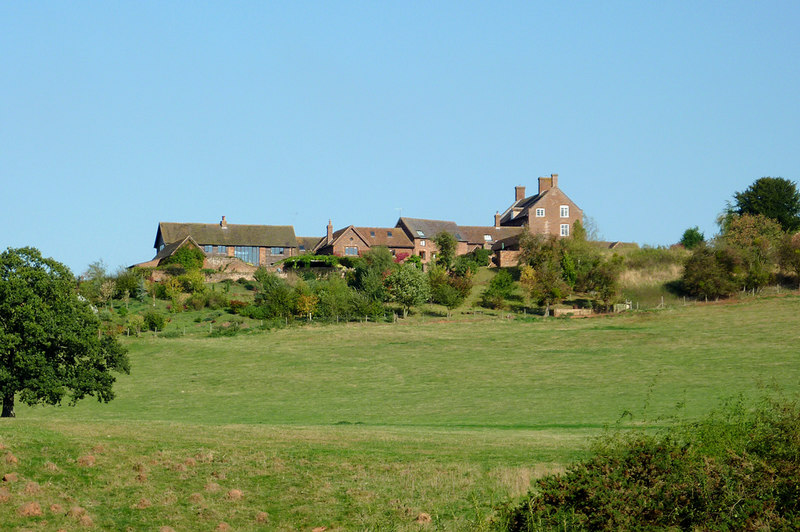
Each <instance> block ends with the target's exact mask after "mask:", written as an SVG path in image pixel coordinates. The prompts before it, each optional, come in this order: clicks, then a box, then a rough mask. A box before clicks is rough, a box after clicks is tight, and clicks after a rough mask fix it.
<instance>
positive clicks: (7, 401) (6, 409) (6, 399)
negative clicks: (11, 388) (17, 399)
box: [0, 392, 17, 417]
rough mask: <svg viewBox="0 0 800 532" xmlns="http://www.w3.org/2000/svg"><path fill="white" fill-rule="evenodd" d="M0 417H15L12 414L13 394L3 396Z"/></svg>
mask: <svg viewBox="0 0 800 532" xmlns="http://www.w3.org/2000/svg"><path fill="white" fill-rule="evenodd" d="M0 417H17V415H16V414H15V413H14V392H11V393H4V394H3V413H2V415H0Z"/></svg>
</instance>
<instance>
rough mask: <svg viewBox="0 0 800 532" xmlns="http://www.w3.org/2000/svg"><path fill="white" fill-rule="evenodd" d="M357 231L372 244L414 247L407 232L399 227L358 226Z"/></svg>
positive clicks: (390, 246) (391, 246) (389, 246)
mask: <svg viewBox="0 0 800 532" xmlns="http://www.w3.org/2000/svg"><path fill="white" fill-rule="evenodd" d="M355 230H356V231H358V233H359V234H360V235H361V236H362V237H363V238H364V240H366V241H367V244H369V245H370V247H372V246H386V247H387V248H413V247H414V244H413V243H412V242H411V240H409V238H408V235H406V232H405V231H403V230H402V229H400V228H398V227H356V228H355Z"/></svg>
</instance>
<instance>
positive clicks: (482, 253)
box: [465, 248, 492, 268]
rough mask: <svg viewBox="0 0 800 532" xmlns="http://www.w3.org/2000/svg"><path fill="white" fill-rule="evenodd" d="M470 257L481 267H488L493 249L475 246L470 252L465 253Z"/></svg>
mask: <svg viewBox="0 0 800 532" xmlns="http://www.w3.org/2000/svg"><path fill="white" fill-rule="evenodd" d="M465 256H466V257H468V258H469V259H471V260H473V261H474V262H475V264H477V265H478V266H480V267H484V268H485V267H486V266H488V265H489V261H490V260H491V256H492V251H491V250H490V249H483V248H475V249H473V250H472V251H470V252H469V253H467V254H466V255H465Z"/></svg>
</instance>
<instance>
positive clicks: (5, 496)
mask: <svg viewBox="0 0 800 532" xmlns="http://www.w3.org/2000/svg"><path fill="white" fill-rule="evenodd" d="M10 500H11V492H10V491H8V488H6V487H5V486H3V487H0V502H8V501H10Z"/></svg>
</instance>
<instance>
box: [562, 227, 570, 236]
mask: <svg viewBox="0 0 800 532" xmlns="http://www.w3.org/2000/svg"><path fill="white" fill-rule="evenodd" d="M561 236H569V224H561Z"/></svg>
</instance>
